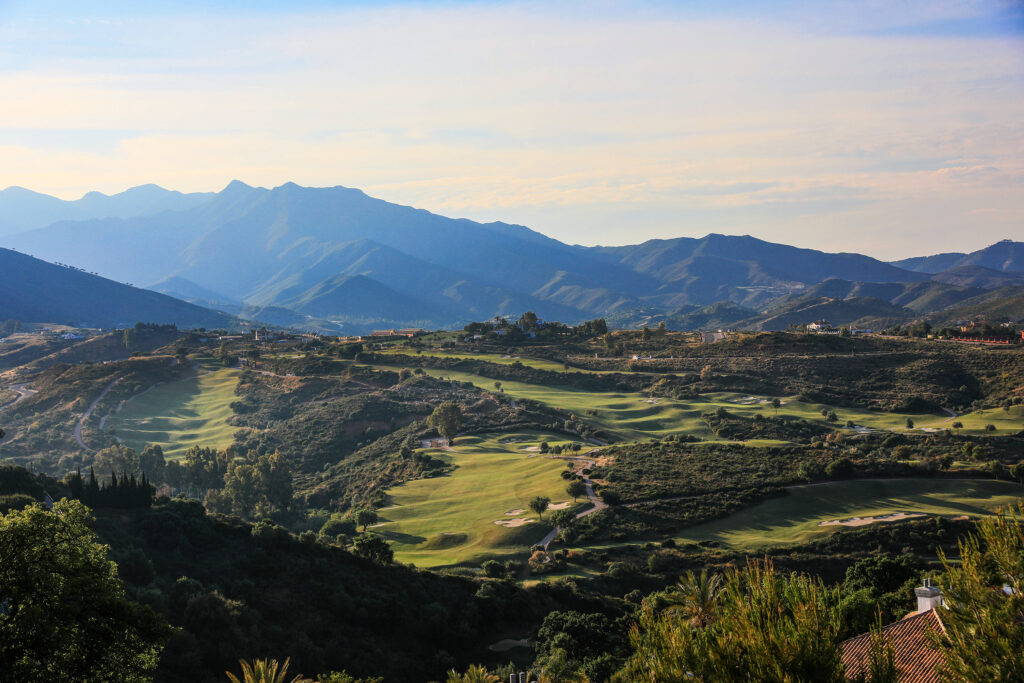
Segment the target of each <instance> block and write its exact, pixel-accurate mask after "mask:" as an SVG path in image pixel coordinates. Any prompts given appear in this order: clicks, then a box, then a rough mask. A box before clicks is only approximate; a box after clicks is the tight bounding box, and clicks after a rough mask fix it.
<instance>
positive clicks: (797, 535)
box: [678, 479, 1024, 549]
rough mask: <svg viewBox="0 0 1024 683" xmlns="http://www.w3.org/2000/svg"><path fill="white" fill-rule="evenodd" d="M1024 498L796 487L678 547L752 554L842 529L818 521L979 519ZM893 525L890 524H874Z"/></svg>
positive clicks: (970, 487)
mask: <svg viewBox="0 0 1024 683" xmlns="http://www.w3.org/2000/svg"><path fill="white" fill-rule="evenodd" d="M1021 498H1024V488H1021V486H1020V485H1018V484H1015V483H1012V482H1004V481H994V480H980V481H966V480H957V479H864V480H859V481H858V480H854V481H839V482H830V483H828V484H818V485H812V486H797V487H793V488H791V489H789V494H788V495H785V496H781V497H779V498H772V499H770V500H767V501H764V502H762V503H759V504H757V505H755V506H753V507H750V508H747V509H746V510H742V511H740V512H737V513H736V514H733V515H730V516H728V517H724V518H722V519H718V520H715V521H713V522H707V523H705V524H701V525H699V526H695V527H692V528H690V529H687V530H685V531H684V532H683V533H682V534H681V537H680V538H679V539H678V540H679V541H680V542H697V541H708V540H712V541H718V542H719V543H722V544H723V545H726V546H729V547H731V548H736V549H756V548H761V547H765V546H774V545H785V544H789V543H798V542H804V541H808V540H812V539H814V538H815V537H818V536H823V535H825V534H830V533H833V532H835V531H836V530H837V529H843V528H848V527H846V526H841V525H834V526H819V525H820V523H821V522H828V521H832V520H840V521H846V520H849V519H850V518H853V517H860V518H864V517H877V516H881V515H888V514H892V513H896V512H903V513H924V514H927V515H943V516H950V517H952V516H959V515H969V516H971V517H977V516H980V515H987V514H990V513H992V512H993V511H994V510H995V509H996V508H999V507H1003V506H1006V505H1010V504H1012V503H1014V502H1016V501H1017V500H1019V499H1021ZM874 523H875V524H892V523H894V522H874Z"/></svg>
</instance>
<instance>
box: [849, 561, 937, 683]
mask: <svg viewBox="0 0 1024 683" xmlns="http://www.w3.org/2000/svg"><path fill="white" fill-rule="evenodd" d="M914 594H915V595H916V596H917V610H916V611H914V612H911V613H910V614H908V615H907V616H905V617H904V618H903V619H901V620H900V621H897V622H896V623H895V624H889V625H888V626H886V627H885V628H883V629H882V636H883V637H884V638H885V639H886V640H887V641H889V644H890V645H891V646H892V653H893V659H894V661H895V663H896V668H897V669H899V671H900V673H901V676H900V681H901V683H938V681H939V674H938V670H937V669H938V666H939V664H940V663H942V655H941V654H940V653H939V651H938V650H936V649H934V648H933V647H931V644H930V643H929V642H928V635H927V634H928V632H929V631H940V632H941V631H943V630H945V627H944V626H943V625H942V617H941V615H940V610H939V609H938V608H939V607H941V606H942V591H941V590H939V587H938V586H933V585H932V583H931V580H930V579H925V582H924V585H923V586H920V587H919V588H915V589H914ZM840 647H841V648H842V657H843V667H844V669H845V671H846V678H847V680H854V679H856V677H857V676H858V675H860V674H862V673H866V672H867V667H868V661H869V658H868V653H869V652H870V651H871V634H870V633H862V634H861V635H859V636H855V637H853V638H850V639H849V640H845V641H843V643H842V645H841V646H840Z"/></svg>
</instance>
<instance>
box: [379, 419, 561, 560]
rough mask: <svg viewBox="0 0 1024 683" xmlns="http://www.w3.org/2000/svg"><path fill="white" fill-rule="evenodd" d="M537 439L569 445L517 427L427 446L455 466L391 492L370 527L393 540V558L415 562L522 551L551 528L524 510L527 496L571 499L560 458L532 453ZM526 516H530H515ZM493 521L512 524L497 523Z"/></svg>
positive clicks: (555, 501)
mask: <svg viewBox="0 0 1024 683" xmlns="http://www.w3.org/2000/svg"><path fill="white" fill-rule="evenodd" d="M542 441H548V442H549V444H551V445H552V446H554V445H556V444H566V443H569V442H568V441H565V439H564V437H558V436H553V435H547V434H542V433H538V432H518V433H503V434H497V435H487V436H465V437H460V438H459V439H458V440H457V441H456V444H455V448H454V451H444V450H440V449H431V450H428V451H426V452H427V453H429V454H430V455H431V456H433V457H436V458H441V459H443V460H445V461H447V462H450V463H452V464H454V465H455V470H454V471H453V472H452V473H451V474H450V475H446V476H442V477H435V478H432V479H418V480H416V481H410V482H408V483H406V484H403V485H401V486H397V487H395V488H393V489H391V490H390V491H389V492H388V497H389V503H388V504H387V505H386V506H385V507H384V508H382V509H379V510H378V514H379V515H380V521H381V523H380V524H379V525H378V526H376V527H374V529H373V530H374V531H376V532H377V533H379V534H381V535H382V536H384V537H385V538H386V539H387V540H388V541H389V542H391V547H392V548H393V549H394V551H395V559H397V560H399V561H401V562H412V563H415V564H416V565H417V566H421V567H437V566H442V565H453V564H460V563H473V564H478V563H479V562H481V561H483V560H484V559H487V558H489V557H500V556H502V555H510V554H513V553H522V552H524V551H525V550H527V549H528V548H529V547H530V546H531V545H533V544H535V543H537V542H538V541H540V540H541V538H543V537H544V535H545V534H546V533H547V531H548V530H549V527H548V526H547V525H546V524H544V525H542V524H540V523H538V520H537V515H536V514H534V513H533V512H531V511H530V510H529V508H528V505H529V502H530V500H531V499H533V498H534V497H535V496H547V497H549V498H550V499H551V501H552V503H558V502H561V501H569V500H571V498H569V496H568V495H567V494H566V493H565V486H566V482H565V480H564V479H562V478H561V476H559V473H560V472H561V471H562V470H564V469H565V462H564V461H562V460H556V459H552V458H545V457H540V456H539V455H537V454H536V451H535V450H534V449H537V448H538V447H539V445H540V443H541V442H542ZM520 511H522V512H520ZM511 512H515V514H507V513H511ZM546 518H547V515H545V519H546ZM524 519H528V520H530V521H529V522H527V523H525V524H523V523H521V522H516V521H514V520H524ZM498 520H501V521H505V522H508V523H510V525H511V526H503V525H498V524H495V521H498ZM516 524H521V525H520V526H515V525H516Z"/></svg>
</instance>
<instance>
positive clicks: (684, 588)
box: [668, 569, 722, 626]
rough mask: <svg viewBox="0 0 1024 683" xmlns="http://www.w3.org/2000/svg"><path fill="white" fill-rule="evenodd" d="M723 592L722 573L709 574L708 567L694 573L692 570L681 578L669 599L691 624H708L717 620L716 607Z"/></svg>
mask: <svg viewBox="0 0 1024 683" xmlns="http://www.w3.org/2000/svg"><path fill="white" fill-rule="evenodd" d="M721 592H722V575H721V574H708V570H707V569H702V570H701V572H700V574H694V573H693V571H692V570H691V571H688V572H686V576H684V577H682V578H680V579H679V582H678V583H677V584H676V589H675V591H674V592H673V593H671V594H670V595H669V597H668V601H669V604H671V605H672V606H674V607H676V608H677V609H678V610H679V611H680V612H681V613H682V615H683V618H684V619H686V621H687V622H688V623H689V624H690V625H691V626H707V625H708V624H710V623H711V622H712V621H714V620H715V607H716V606H717V604H718V596H719V595H720V594H721Z"/></svg>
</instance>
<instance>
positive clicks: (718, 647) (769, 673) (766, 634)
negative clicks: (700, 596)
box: [613, 563, 845, 683]
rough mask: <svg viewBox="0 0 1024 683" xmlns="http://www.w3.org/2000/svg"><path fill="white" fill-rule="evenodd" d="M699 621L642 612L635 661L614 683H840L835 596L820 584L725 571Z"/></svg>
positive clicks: (750, 568) (633, 637) (764, 572)
mask: <svg viewBox="0 0 1024 683" xmlns="http://www.w3.org/2000/svg"><path fill="white" fill-rule="evenodd" d="M698 581H699V579H698ZM702 621H704V622H706V625H704V626H696V625H694V624H691V623H689V621H688V620H687V619H685V618H683V617H681V616H680V615H679V614H676V613H673V611H672V610H668V611H665V612H659V611H657V610H656V609H654V607H653V605H650V604H648V605H645V607H644V609H643V611H642V612H641V616H640V621H639V624H638V625H637V626H634V628H633V630H632V632H631V633H630V641H631V642H632V644H633V650H634V654H633V656H632V657H631V658H630V660H629V661H628V662H627V663H626V667H625V668H624V669H623V670H622V671H620V672H619V673H618V674H617V675H616V677H615V678H614V679H613V680H615V681H621V682H623V683H625V682H627V681H683V680H698V681H705V682H706V683H711V682H714V683H719V682H721V683H725V682H726V681H765V682H772V683H783V682H784V681H785V682H788V681H821V682H823V683H843V681H844V680H845V678H844V675H843V665H842V660H841V659H840V648H839V643H840V622H839V611H838V593H837V590H836V589H832V588H825V587H824V586H823V585H822V583H821V582H820V581H819V580H817V579H813V578H810V577H808V576H805V575H802V574H790V575H782V574H777V573H776V572H775V569H774V568H773V566H772V565H771V564H770V563H767V564H753V563H752V564H749V565H747V567H746V568H744V569H733V570H730V571H729V572H727V573H726V574H725V576H724V579H723V580H722V586H721V589H720V591H719V593H718V597H717V599H716V600H714V602H713V607H712V608H711V610H710V613H707V614H704V615H703V616H702Z"/></svg>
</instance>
